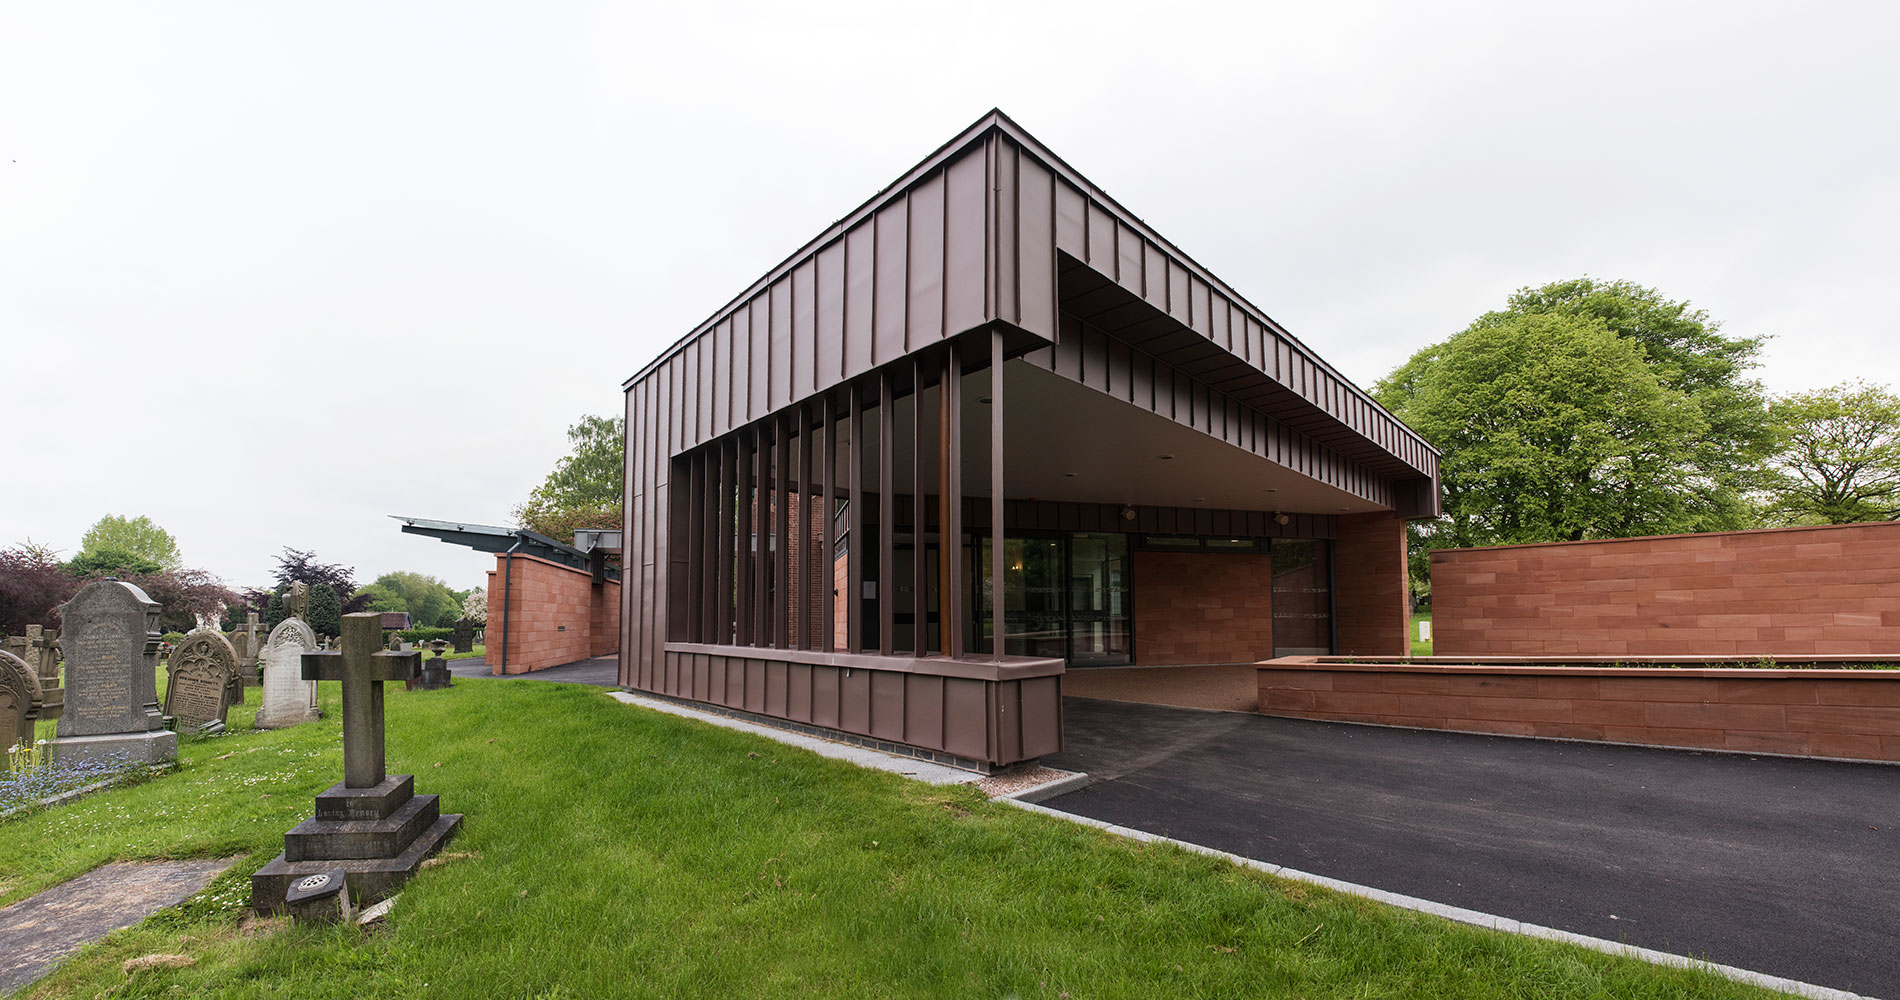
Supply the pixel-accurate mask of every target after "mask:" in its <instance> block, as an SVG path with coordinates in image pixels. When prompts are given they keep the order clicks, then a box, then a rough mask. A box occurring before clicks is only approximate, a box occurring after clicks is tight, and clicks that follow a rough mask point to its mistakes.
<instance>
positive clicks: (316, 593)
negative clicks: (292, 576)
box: [310, 583, 343, 636]
mask: <svg viewBox="0 0 1900 1000" xmlns="http://www.w3.org/2000/svg"><path fill="white" fill-rule="evenodd" d="M310 628H311V630H312V631H314V632H316V633H317V634H318V635H330V636H335V635H342V634H343V602H342V601H341V600H339V599H338V598H337V596H336V591H334V590H332V589H330V587H329V586H328V585H326V584H321V583H319V584H315V585H313V586H312V587H311V588H310Z"/></svg>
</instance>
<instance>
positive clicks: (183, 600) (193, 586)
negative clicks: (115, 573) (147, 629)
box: [124, 569, 239, 632]
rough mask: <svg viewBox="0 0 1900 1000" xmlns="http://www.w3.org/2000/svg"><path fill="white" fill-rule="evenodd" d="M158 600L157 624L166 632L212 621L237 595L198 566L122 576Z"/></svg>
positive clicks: (177, 630) (179, 630) (186, 629)
mask: <svg viewBox="0 0 1900 1000" xmlns="http://www.w3.org/2000/svg"><path fill="white" fill-rule="evenodd" d="M124 579H125V581H126V582H127V583H130V584H132V585H133V586H136V587H138V588H139V589H140V590H143V591H145V596H147V597H150V598H151V599H152V600H154V601H157V602H158V606H159V614H158V622H159V627H160V629H162V630H163V631H166V632H189V631H191V630H192V629H194V628H197V627H198V623H199V622H211V621H214V620H216V619H217V618H218V617H219V612H220V611H222V610H223V609H225V608H226V607H228V606H230V605H231V604H234V603H236V602H237V601H238V599H239V598H238V595H237V594H236V593H234V592H232V591H231V590H230V589H229V588H227V587H226V586H225V585H224V583H223V582H222V581H220V580H219V579H218V578H217V577H215V576H213V575H211V574H210V573H208V572H205V571H204V570H201V569H179V570H161V571H159V572H157V573H141V574H135V575H132V576H128V577H125V578H124Z"/></svg>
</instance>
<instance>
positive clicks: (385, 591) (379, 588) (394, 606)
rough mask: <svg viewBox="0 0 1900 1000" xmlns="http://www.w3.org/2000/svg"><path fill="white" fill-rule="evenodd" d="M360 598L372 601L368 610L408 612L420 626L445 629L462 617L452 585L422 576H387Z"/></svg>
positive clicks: (371, 586) (365, 591)
mask: <svg viewBox="0 0 1900 1000" xmlns="http://www.w3.org/2000/svg"><path fill="white" fill-rule="evenodd" d="M357 594H358V595H359V596H368V597H369V598H370V604H369V610H372V611H407V612H409V620H410V621H411V622H413V623H415V624H416V625H418V626H428V627H433V628H446V627H448V626H450V625H453V624H455V619H456V618H457V617H458V616H459V615H460V613H461V602H460V601H458V600H456V598H455V592H454V591H452V590H450V589H449V585H448V584H446V583H443V582H442V581H441V580H438V579H436V578H435V577H433V576H425V575H423V574H421V573H406V572H397V573H384V574H383V575H382V576H379V577H377V578H376V582H375V583H372V584H370V585H369V586H367V587H364V588H363V589H362V590H360V591H357Z"/></svg>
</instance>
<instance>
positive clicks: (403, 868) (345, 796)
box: [251, 612, 462, 913]
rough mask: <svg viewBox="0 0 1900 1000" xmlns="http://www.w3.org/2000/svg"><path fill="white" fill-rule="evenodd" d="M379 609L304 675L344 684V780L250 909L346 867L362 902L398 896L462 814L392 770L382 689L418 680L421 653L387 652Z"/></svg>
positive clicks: (321, 801) (302, 829) (261, 883)
mask: <svg viewBox="0 0 1900 1000" xmlns="http://www.w3.org/2000/svg"><path fill="white" fill-rule="evenodd" d="M380 618H381V616H380V615H378V614H376V613H374V612H366V613H363V614H354V615H344V616H343V637H342V642H341V643H340V645H341V646H342V649H341V651H339V652H323V653H309V654H306V655H305V656H304V658H303V676H304V677H306V678H309V679H310V680H311V681H313V682H314V681H319V680H323V681H342V682H343V780H342V781H341V782H340V783H338V784H336V785H333V786H331V787H330V788H329V789H328V790H326V791H323V792H321V793H319V794H318V795H317V809H316V815H315V816H314V817H313V818H311V819H307V820H305V821H303V822H302V823H299V824H298V825H297V826H296V828H295V829H292V830H291V831H290V832H289V833H286V834H285V835H284V853H282V854H279V855H278V856H277V857H276V858H275V859H273V860H272V861H271V863H270V864H267V865H265V866H264V867H263V868H261V869H259V870H258V872H257V874H255V875H253V876H251V908H252V909H254V910H256V911H257V912H259V913H275V912H280V911H282V910H284V909H285V906H286V897H287V896H288V895H289V894H290V891H291V889H292V887H293V886H295V885H298V884H300V883H302V882H303V881H304V880H306V879H312V878H313V877H314V876H318V875H324V874H329V873H334V872H336V871H338V870H341V871H342V872H343V873H344V878H345V880H346V882H347V883H348V886H349V893H350V896H351V897H352V898H353V899H354V900H355V901H356V902H357V903H359V904H367V903H371V902H375V901H376V900H378V899H381V898H383V897H385V896H388V895H389V894H390V893H391V892H394V891H395V889H396V887H397V886H399V885H401V884H402V882H403V881H404V880H405V879H407V878H408V877H409V876H411V875H413V874H415V872H416V870H417V869H418V868H420V867H421V866H422V862H423V861H424V860H425V859H426V858H428V857H429V856H430V855H432V854H434V853H435V852H437V851H439V850H441V849H442V845H443V844H444V843H445V842H447V840H448V839H449V837H451V836H453V835H454V833H455V832H456V830H457V829H458V828H459V827H460V826H461V823H462V817H461V815H459V814H455V813H451V814H449V815H443V814H442V810H441V805H440V802H439V800H438V797H437V796H434V795H417V794H415V780H416V779H415V776H414V775H409V774H396V775H391V774H387V773H385V772H384V755H383V748H384V743H383V740H384V730H383V683H384V682H385V681H399V680H405V679H407V678H409V677H412V676H414V675H415V674H416V672H417V670H418V662H419V661H420V660H421V658H422V657H421V656H420V655H419V654H417V653H398V652H393V651H389V650H378V648H377V647H378V646H380V645H381V642H380V640H379V636H378V634H377V632H378V629H377V625H378V624H379V620H380Z"/></svg>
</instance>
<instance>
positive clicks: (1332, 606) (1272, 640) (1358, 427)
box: [620, 112, 1438, 767]
mask: <svg viewBox="0 0 1900 1000" xmlns="http://www.w3.org/2000/svg"><path fill="white" fill-rule="evenodd" d="M625 388H626V402H627V495H626V522H625V524H624V526H623V527H624V537H625V543H626V557H625V575H624V582H625V586H624V589H623V591H622V602H623V603H622V614H621V625H620V627H621V629H622V630H623V634H622V637H621V643H620V649H621V661H620V679H621V682H622V683H623V684H625V685H626V686H628V687H630V688H633V689H636V690H640V691H646V692H651V693H654V694H659V695H665V696H670V697H673V698H678V699H683V700H688V701H694V702H704V703H711V704H714V705H718V706H723V707H725V708H727V709H730V710H735V711H739V712H745V713H751V714H754V715H757V716H763V717H768V718H770V719H775V720H784V721H787V722H794V723H800V724H804V725H809V726H813V727H818V728H820V729H824V730H832V731H836V732H841V733H845V734H850V735H853V736H857V737H862V738H866V739H871V740H876V741H884V742H889V743H891V744H896V745H900V746H905V747H910V748H915V749H917V750H922V751H929V752H931V753H933V754H936V755H941V756H947V757H953V758H956V759H957V762H959V763H963V764H966V765H969V766H976V767H987V766H995V765H1002V764H1008V763H1012V762H1016V761H1022V760H1027V759H1031V758H1034V757H1037V756H1039V755H1041V754H1045V753H1051V752H1053V751H1055V750H1057V749H1059V748H1060V747H1061V745H1062V681H1063V676H1064V673H1065V672H1067V671H1072V670H1084V669H1096V668H1113V667H1116V666H1126V665H1144V666H1152V665H1160V664H1196V663H1223V662H1224V663H1234V662H1251V661H1254V660H1260V659H1266V658H1269V657H1271V656H1273V655H1275V654H1276V653H1279V654H1285V653H1295V652H1298V653H1312V652H1337V653H1341V654H1366V655H1370V654H1385V655H1390V654H1402V653H1404V652H1405V651H1406V649H1407V646H1406V635H1405V631H1406V598H1405V534H1404V519H1406V518H1417V517H1429V516H1432V515H1434V514H1435V513H1436V507H1437V497H1438V488H1437V456H1436V454H1435V453H1434V452H1433V451H1432V449H1431V448H1430V447H1429V446H1427V445H1426V444H1425V442H1424V441H1423V440H1422V439H1420V438H1419V437H1418V436H1417V435H1416V434H1414V433H1412V432H1411V431H1410V430H1408V429H1407V428H1406V427H1405V426H1404V425H1403V424H1401V423H1400V422H1399V421H1398V420H1397V419H1395V418H1394V417H1393V416H1392V415H1391V414H1389V413H1387V412H1386V411H1384V410H1382V409H1380V407H1379V406H1378V405H1377V404H1376V403H1374V402H1373V401H1372V399H1371V398H1370V397H1369V396H1367V395H1366V394H1365V393H1364V392H1362V391H1360V390H1359V389H1358V388H1356V387H1354V386H1353V385H1352V384H1351V383H1349V382H1347V381H1346V380H1345V379H1344V378H1342V377H1340V376H1339V374H1338V373H1336V372H1334V371H1333V369H1332V368H1330V367H1329V366H1328V365H1327V364H1326V363H1325V362H1324V361H1321V360H1320V359H1319V358H1318V357H1317V356H1315V355H1314V354H1313V352H1312V351H1310V350H1308V349H1307V348H1306V347H1305V346H1303V345H1302V344H1300V343H1299V342H1298V341H1297V340H1295V339H1293V337H1291V336H1290V335H1288V334H1287V333H1286V332H1285V331H1284V330H1282V329H1281V328H1280V327H1279V326H1278V325H1277V324H1275V323H1274V322H1273V321H1272V320H1271V319H1269V318H1267V316H1266V315H1265V314H1264V313H1263V312H1261V311H1260V310H1259V309H1257V308H1255V307H1254V306H1253V305H1251V304H1249V303H1248V302H1247V301H1246V300H1245V299H1243V298H1241V297H1240V295H1239V294H1238V293H1236V292H1235V291H1234V290H1233V289H1231V288H1229V287H1228V286H1227V285H1226V284H1225V283H1224V282H1222V281H1221V280H1220V279H1218V278H1216V277H1214V276H1213V275H1212V274H1209V273H1208V272H1207V271H1206V270H1204V269H1203V268H1201V267H1200V266H1199V265H1197V264H1196V263H1194V261H1193V260H1192V259H1191V258H1189V257H1188V256H1187V255H1186V254H1184V253H1182V252H1181V251H1180V250H1179V249H1177V248H1176V247H1175V246H1174V245H1173V244H1172V243H1170V242H1168V241H1167V240H1166V239H1165V238H1163V237H1162V236H1161V235H1160V234H1158V233H1156V232H1154V231H1153V230H1151V229H1149V228H1148V227H1147V226H1146V225H1144V224H1143V223H1142V222H1141V221H1140V220H1139V219H1138V218H1136V217H1135V216H1134V215H1133V214H1132V213H1130V212H1128V211H1127V210H1125V209H1123V208H1122V207H1121V206H1120V205H1118V204H1117V203H1116V202H1115V201H1114V200H1113V199H1111V198H1109V197H1108V196H1107V195H1105V194H1103V193H1102V192H1101V190H1099V189H1098V188H1096V187H1095V186H1094V185H1093V184H1091V183H1089V181H1088V180H1086V179H1085V178H1083V177H1082V176H1081V175H1080V174H1078V173H1076V172H1075V171H1074V170H1072V169H1070V168H1069V166H1068V165H1067V164H1065V163H1063V162H1062V161H1061V160H1060V159H1059V158H1057V157H1056V156H1055V154H1053V153H1051V152H1050V151H1049V150H1048V149H1047V148H1045V147H1044V146H1043V145H1042V144H1041V143H1039V142H1037V141H1036V140H1035V139H1034V138H1032V137H1031V136H1030V135H1029V134H1028V133H1026V132H1024V131H1023V130H1022V129H1021V128H1020V127H1018V126H1017V125H1016V124H1015V123H1014V122H1012V121H1010V120H1009V119H1008V118H1007V117H1005V116H1004V115H1002V114H1001V113H1000V112H992V113H991V114H989V115H987V116H985V117H984V118H983V119H982V120H980V121H978V122H977V123H976V124H975V125H973V126H971V127H970V128H969V129H968V130H966V131H965V132H963V134H961V135H959V136H957V137H956V138H955V139H953V140H952V141H951V142H950V143H949V144H947V145H945V146H944V147H943V148H942V149H939V150H938V151H937V152H935V153H933V154H932V155H931V156H930V157H929V158H927V159H925V160H924V161H923V162H922V163H920V164H918V165H917V166H916V167H915V168H913V169H912V170H911V171H910V172H909V173H907V174H905V175H904V176H903V177H902V178H900V179H899V180H898V181H897V182H896V183H895V184H892V185H891V186H890V187H889V188H887V189H885V190H884V191H883V192H881V193H879V194H878V195H877V196H876V197H874V198H872V199H871V200H870V201H869V202H867V203H865V204H864V205H863V206H861V207H859V208H858V209H857V210H855V211H853V212H851V213H850V214H849V215H848V216H846V217H845V218H844V219H843V220H842V221H841V222H839V223H838V224H837V225H835V226H833V227H832V228H831V229H829V230H827V231H826V232H825V233H824V234H822V235H820V236H819V237H818V238H817V239H815V240H813V241H812V242H811V243H809V244H807V245H806V246H805V247H804V248H802V249H800V250H799V251H798V252H797V253H795V254H793V255H792V256H791V257H790V258H789V259H787V260H786V261H785V262H784V263H782V264H780V265H779V266H778V267H776V268H774V269H772V271H771V272H770V273H768V274H766V275H765V276H764V277H762V278H760V279H759V280H758V281H757V282H755V283H754V284H753V285H752V286H751V287H750V288H748V289H746V290H745V291H744V292H743V293H742V294H741V295H740V296H739V297H738V298H736V299H734V300H733V301H732V302H730V303H728V304H727V305H726V306H725V307H723V308H721V309H720V310H719V312H718V313H716V314H714V315H713V316H712V317H711V318H710V319H708V320H707V321H706V322H704V323H703V324H701V325H700V326H699V328H697V329H695V330H694V331H693V332H692V333H691V334H689V335H688V336H686V337H685V338H684V339H682V340H680V341H679V342H678V343H676V344H674V345H673V346H672V347H670V348H668V349H667V350H666V352H665V353H663V354H662V355H661V356H660V357H659V358H658V359H657V360H655V361H654V362H653V363H652V364H649V365H647V366H646V367H645V368H643V369H642V370H641V371H640V372H639V373H638V374H637V375H635V376H634V377H633V378H631V379H629V380H628V381H627V382H626V386H625ZM997 580H1001V581H1002V586H1001V587H1000V588H998V587H997V586H995V583H994V581H997Z"/></svg>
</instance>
